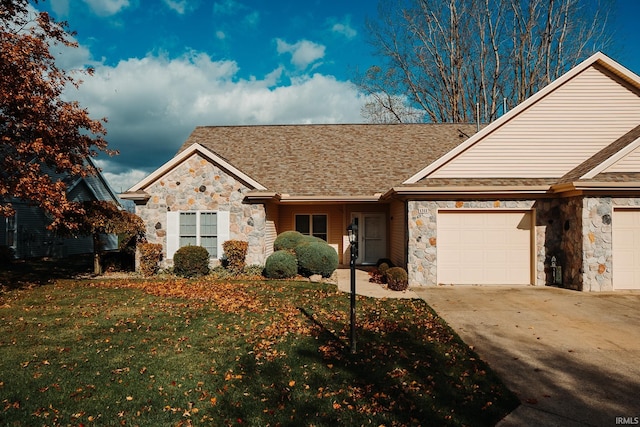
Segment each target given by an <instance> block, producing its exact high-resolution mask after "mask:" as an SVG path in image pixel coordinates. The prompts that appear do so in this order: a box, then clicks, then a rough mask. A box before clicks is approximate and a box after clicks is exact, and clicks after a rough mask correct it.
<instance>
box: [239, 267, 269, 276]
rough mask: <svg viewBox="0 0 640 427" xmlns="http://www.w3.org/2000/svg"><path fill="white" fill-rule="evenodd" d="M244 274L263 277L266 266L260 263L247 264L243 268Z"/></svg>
mask: <svg viewBox="0 0 640 427" xmlns="http://www.w3.org/2000/svg"><path fill="white" fill-rule="evenodd" d="M242 274H243V275H245V276H249V277H262V276H263V275H264V266H262V265H259V264H251V265H246V266H245V267H244V269H243V270H242Z"/></svg>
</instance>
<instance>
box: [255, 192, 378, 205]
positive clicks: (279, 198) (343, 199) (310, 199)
mask: <svg viewBox="0 0 640 427" xmlns="http://www.w3.org/2000/svg"><path fill="white" fill-rule="evenodd" d="M381 196H382V193H376V194H374V195H373V196H349V195H347V196H291V195H289V194H286V193H284V194H281V193H275V192H263V191H252V192H248V193H247V194H245V200H247V201H264V200H273V201H276V202H279V203H321V202H323V203H363V202H377V201H379V200H380V198H381Z"/></svg>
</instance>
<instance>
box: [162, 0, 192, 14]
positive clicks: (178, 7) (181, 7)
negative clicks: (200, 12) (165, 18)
mask: <svg viewBox="0 0 640 427" xmlns="http://www.w3.org/2000/svg"><path fill="white" fill-rule="evenodd" d="M163 2H164V4H166V5H167V6H168V7H169V9H171V10H173V11H175V12H177V13H178V14H180V15H184V14H185V12H189V11H191V10H193V9H195V7H196V6H197V3H196V2H194V1H193V0H191V1H188V0H163Z"/></svg>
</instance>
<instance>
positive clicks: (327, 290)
mask: <svg viewBox="0 0 640 427" xmlns="http://www.w3.org/2000/svg"><path fill="white" fill-rule="evenodd" d="M357 304H358V312H357V318H358V329H357V337H358V345H357V349H358V352H357V354H356V355H351V354H349V351H348V349H347V348H346V346H347V345H348V336H349V296H348V295H347V294H343V293H340V292H338V291H337V290H336V287H335V286H334V285H325V284H310V283H303V282H250V281H248V282H243V283H233V282H227V283H220V282H213V281H207V280H194V281H186V280H165V281H153V280H148V281H145V280H104V281H95V280H94V281H89V280H87V281H77V280H76V281H72V280H59V281H57V282H55V283H53V284H48V285H43V286H37V287H34V288H32V289H18V290H11V291H7V292H5V293H4V294H0V320H1V324H0V328H1V329H0V404H1V405H2V407H0V420H2V424H3V425H12V426H13V425H16V426H20V425H85V426H88V425H146V426H165V425H256V426H267V425H271V426H276V425H283V426H299V425H309V426H312V425H313V426H321V425H326V426H329V425H331V426H337V425H349V426H357V425H373V426H380V425H385V426H394V425H438V426H440V425H493V424H495V423H496V422H497V421H498V420H499V419H501V418H502V417H503V416H504V415H506V414H507V413H508V412H510V411H511V410H513V409H514V408H515V406H517V404H518V402H517V399H516V398H515V397H514V396H513V395H512V394H511V393H510V392H509V391H508V390H507V389H506V388H505V387H504V386H503V385H502V383H501V382H500V381H499V380H498V379H497V377H496V376H495V375H494V374H493V373H492V372H491V371H490V370H489V369H488V367H487V366H486V365H485V364H484V363H483V362H482V361H481V360H479V359H478V358H477V356H476V355H475V354H474V353H473V352H472V351H470V350H469V348H468V347H467V346H465V345H464V343H462V342H461V341H460V340H459V339H458V338H457V337H456V336H455V335H454V334H453V333H452V332H451V330H449V329H448V327H447V326H446V325H445V324H443V322H442V321H441V320H440V319H439V318H438V317H437V316H435V315H434V313H433V312H432V311H431V309H430V308H429V306H428V305H427V304H426V303H425V302H423V301H421V300H377V299H371V298H363V297H358V301H357Z"/></svg>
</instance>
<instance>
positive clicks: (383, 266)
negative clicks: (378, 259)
mask: <svg viewBox="0 0 640 427" xmlns="http://www.w3.org/2000/svg"><path fill="white" fill-rule="evenodd" d="M390 268H391V266H390V265H389V264H387V263H386V262H383V263H382V264H380V265H379V266H378V271H379V272H380V274H382V275H383V276H384V275H385V274H386V273H387V270H388V269H390Z"/></svg>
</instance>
